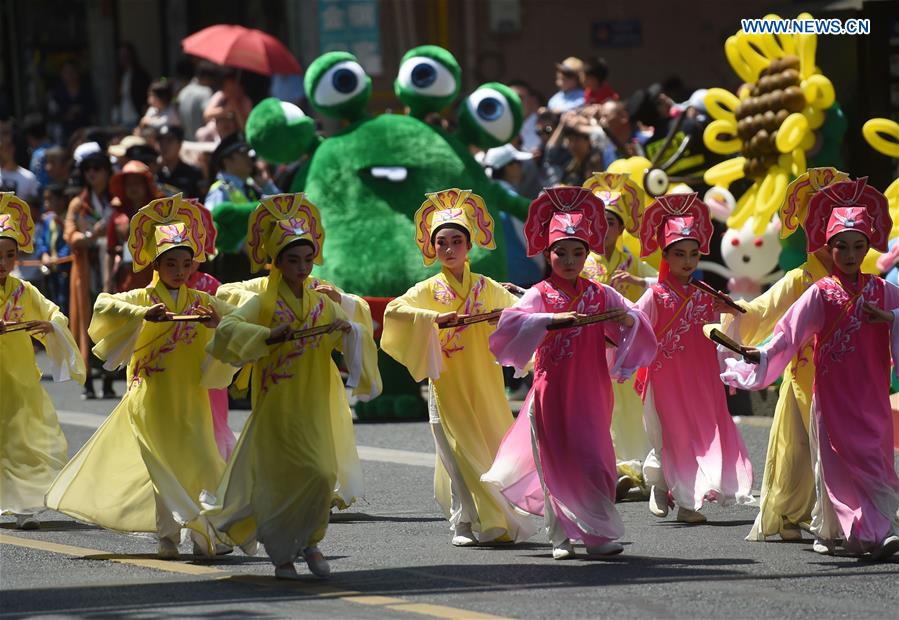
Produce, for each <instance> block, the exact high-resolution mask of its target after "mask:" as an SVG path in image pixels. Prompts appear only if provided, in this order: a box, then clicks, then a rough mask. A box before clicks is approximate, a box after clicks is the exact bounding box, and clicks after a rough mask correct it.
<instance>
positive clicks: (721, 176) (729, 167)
mask: <svg viewBox="0 0 899 620" xmlns="http://www.w3.org/2000/svg"><path fill="white" fill-rule="evenodd" d="M745 163H746V158H745V157H734V158H733V159H728V160H726V161H723V162H721V163H719V164H715V165H714V166H712V167H711V168H709V169H708V170H706V171H705V174H704V175H703V176H702V178H703V180H704V181H705V182H706V185H712V186H714V185H720V186H721V187H723V188H725V189H727V188H728V187H730V184H731V183H733V182H734V181H736V180H737V179H742V178H743V177H744V176H745V175H744V174H743V165H744V164H745Z"/></svg>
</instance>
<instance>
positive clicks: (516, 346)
mask: <svg viewBox="0 0 899 620" xmlns="http://www.w3.org/2000/svg"><path fill="white" fill-rule="evenodd" d="M544 310H545V309H544V306H543V296H542V295H541V294H540V291H539V290H538V289H536V288H531V289H528V291H527V292H526V293H525V294H524V296H523V297H522V298H521V299H519V300H518V301H516V303H515V305H514V306H512V307H510V308H506V309H505V310H503V313H502V315H500V318H499V323H498V324H497V326H496V330H495V331H494V332H493V333H492V334H491V335H490V350H491V351H492V352H493V355H495V356H496V360H497V361H498V362H499V363H500V364H501V365H503V366H513V367H514V368H515V369H516V370H518V371H519V372H520V371H522V370H523V369H524V368H526V367H527V365H528V364H529V363H530V361H531V357H533V355H534V352H535V351H536V350H537V347H539V346H540V343H541V342H543V339H544V338H545V337H546V328H547V327H548V326H549V324H550V323H552V321H553V316H554V313H552V312H545V311H544Z"/></svg>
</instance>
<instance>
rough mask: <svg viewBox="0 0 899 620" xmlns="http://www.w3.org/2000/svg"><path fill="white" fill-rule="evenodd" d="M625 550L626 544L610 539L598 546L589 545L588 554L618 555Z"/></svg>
mask: <svg viewBox="0 0 899 620" xmlns="http://www.w3.org/2000/svg"><path fill="white" fill-rule="evenodd" d="M622 551H624V545H622V544H621V543H617V542H614V541H609V542H607V543H603V544H601V545H597V546H596V547H587V555H606V556H608V555H618V554H619V553H621V552H622Z"/></svg>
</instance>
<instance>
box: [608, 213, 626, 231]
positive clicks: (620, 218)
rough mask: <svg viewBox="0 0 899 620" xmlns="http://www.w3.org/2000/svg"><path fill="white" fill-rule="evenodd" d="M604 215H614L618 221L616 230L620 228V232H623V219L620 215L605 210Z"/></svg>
mask: <svg viewBox="0 0 899 620" xmlns="http://www.w3.org/2000/svg"><path fill="white" fill-rule="evenodd" d="M606 213H610V214H612V215H614V216H615V219H616V220H618V228H620V229H621V230H624V219H623V218H622V217H621V216H620V215H618V214H617V213H615V212H614V211H612V210H610V209H606Z"/></svg>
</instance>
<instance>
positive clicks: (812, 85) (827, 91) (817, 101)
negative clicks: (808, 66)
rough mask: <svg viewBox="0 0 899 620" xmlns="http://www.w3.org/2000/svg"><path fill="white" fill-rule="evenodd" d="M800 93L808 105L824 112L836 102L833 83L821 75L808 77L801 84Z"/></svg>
mask: <svg viewBox="0 0 899 620" xmlns="http://www.w3.org/2000/svg"><path fill="white" fill-rule="evenodd" d="M802 92H803V94H804V95H805V100H806V102H808V104H809V105H810V106H812V107H814V108H818V109H819V110H826V109H827V108H829V107H830V106H832V105H833V102H834V101H835V100H836V93H835V92H834V90H833V82H831V81H830V80H828V79H827V78H826V77H824V76H823V75H821V74H820V73H819V74H816V75H810V76H809V77H808V78H807V79H805V80H803V82H802Z"/></svg>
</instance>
